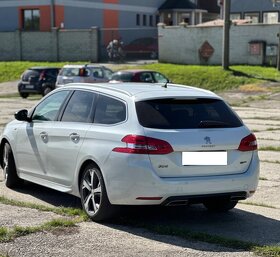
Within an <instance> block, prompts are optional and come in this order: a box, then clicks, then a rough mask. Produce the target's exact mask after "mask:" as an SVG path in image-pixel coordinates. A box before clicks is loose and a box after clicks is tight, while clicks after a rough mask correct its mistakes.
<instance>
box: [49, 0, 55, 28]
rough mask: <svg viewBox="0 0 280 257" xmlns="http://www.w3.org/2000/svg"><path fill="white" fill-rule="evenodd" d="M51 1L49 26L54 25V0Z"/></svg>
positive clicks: (52, 26)
mask: <svg viewBox="0 0 280 257" xmlns="http://www.w3.org/2000/svg"><path fill="white" fill-rule="evenodd" d="M50 1H51V28H54V27H55V2H54V1H55V0H50Z"/></svg>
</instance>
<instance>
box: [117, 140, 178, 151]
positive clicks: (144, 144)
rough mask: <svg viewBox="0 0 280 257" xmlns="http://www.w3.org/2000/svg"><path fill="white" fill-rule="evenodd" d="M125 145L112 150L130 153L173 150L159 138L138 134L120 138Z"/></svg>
mask: <svg viewBox="0 0 280 257" xmlns="http://www.w3.org/2000/svg"><path fill="white" fill-rule="evenodd" d="M122 142H124V143H126V146H125V147H116V148H114V149H113V151H114V152H118V153H131V154H169V153H172V152H173V148H172V146H171V145H170V144H169V143H168V142H166V141H163V140H161V139H156V138H152V137H145V136H139V135H127V136H125V137H124V138H123V139H122Z"/></svg>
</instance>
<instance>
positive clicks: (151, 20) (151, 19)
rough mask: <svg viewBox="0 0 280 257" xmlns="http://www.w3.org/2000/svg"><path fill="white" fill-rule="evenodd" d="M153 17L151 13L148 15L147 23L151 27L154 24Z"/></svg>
mask: <svg viewBox="0 0 280 257" xmlns="http://www.w3.org/2000/svg"><path fill="white" fill-rule="evenodd" d="M153 21H154V17H153V15H150V19H149V25H150V26H151V27H153V25H154V22H153Z"/></svg>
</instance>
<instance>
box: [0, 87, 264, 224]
mask: <svg viewBox="0 0 280 257" xmlns="http://www.w3.org/2000/svg"><path fill="white" fill-rule="evenodd" d="M15 118H16V120H14V121H12V122H10V123H9V124H8V125H7V126H6V128H5V130H4V132H3V135H2V138H1V141H0V156H1V158H0V164H1V166H2V168H3V170H4V176H5V183H6V186H8V187H10V188H12V187H16V186H20V184H21V183H22V182H23V180H28V181H31V182H34V183H37V184H40V185H43V186H46V187H49V188H53V189H56V190H59V191H61V192H67V193H70V194H73V195H75V196H78V197H80V198H81V202H82V206H83V208H84V210H85V211H86V213H87V214H88V215H89V216H90V218H91V219H92V220H94V221H102V220H105V219H108V218H111V217H112V216H113V215H116V211H117V210H118V209H119V207H120V206H121V205H168V206H172V205H174V206H175V205H185V204H193V203H203V204H204V205H205V207H206V208H207V209H209V210H212V211H228V210H230V209H232V208H234V207H235V205H236V204H237V202H238V201H239V200H243V199H246V198H248V197H250V196H252V195H253V194H254V192H255V191H256V188H257V184H258V177H259V158H258V153H257V141H256V138H255V136H254V135H253V134H252V133H251V131H250V130H249V129H248V128H247V127H246V126H245V125H244V124H243V122H242V121H241V120H240V118H239V117H238V116H237V115H236V114H235V113H234V111H233V110H232V109H231V108H230V107H229V106H228V105H227V104H226V103H225V102H224V101H223V100H222V99H221V98H220V97H219V96H217V95H216V94H214V93H212V92H210V91H206V90H202V89H198V88H194V87H187V86H180V85H171V84H168V85H159V84H147V83H145V84H144V83H143V84H142V83H116V84H69V85H67V86H65V87H62V88H60V89H57V90H54V91H52V92H51V93H50V94H49V95H47V96H46V97H44V98H43V99H42V100H41V101H40V102H39V103H38V104H37V105H36V106H35V107H34V108H33V109H31V110H29V111H27V110H21V111H19V112H17V113H16V114H15Z"/></svg>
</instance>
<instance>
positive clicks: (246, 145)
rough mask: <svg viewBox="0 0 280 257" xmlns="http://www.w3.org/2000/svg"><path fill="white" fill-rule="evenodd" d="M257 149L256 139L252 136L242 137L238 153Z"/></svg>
mask: <svg viewBox="0 0 280 257" xmlns="http://www.w3.org/2000/svg"><path fill="white" fill-rule="evenodd" d="M257 149H258V144H257V139H256V137H255V135H254V134H250V135H249V136H246V137H244V138H243V139H242V140H241V142H240V144H239V147H238V150H239V151H243V152H244V151H254V150H257Z"/></svg>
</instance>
